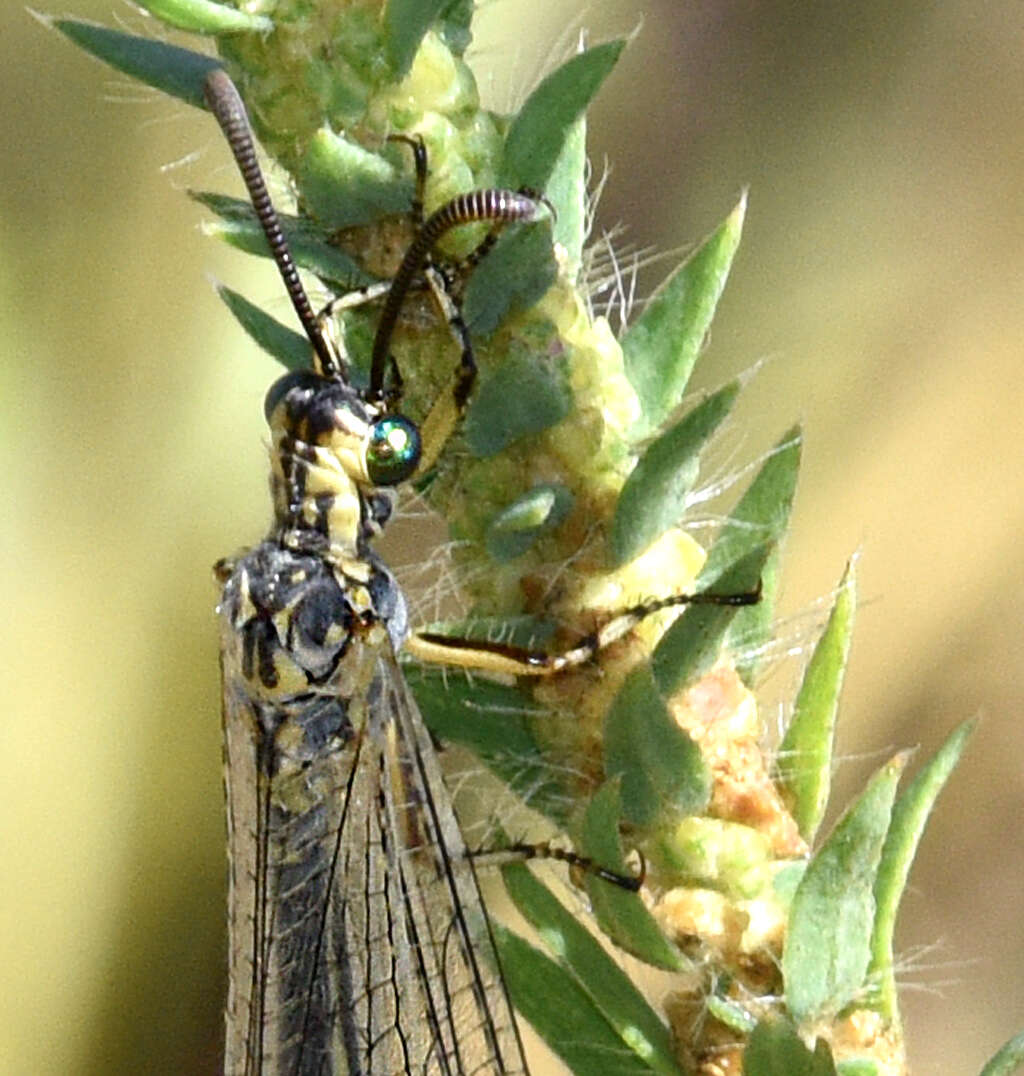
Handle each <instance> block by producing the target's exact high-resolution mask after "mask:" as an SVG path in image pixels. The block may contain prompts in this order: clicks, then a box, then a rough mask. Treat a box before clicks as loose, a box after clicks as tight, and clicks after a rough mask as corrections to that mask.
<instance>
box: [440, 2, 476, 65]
mask: <svg viewBox="0 0 1024 1076" xmlns="http://www.w3.org/2000/svg"><path fill="white" fill-rule="evenodd" d="M474 4H475V0H447V4H446V5H445V6H444V10H443V11H442V12H441V16H440V18H439V20H438V23H437V32H438V34H440V36H441V40H442V41H443V42H444V43H445V44H446V45H447V46H448V48H449V49H450V50H451V51H452V52H453V53H455V55H456V56H461V55H462V54H463V53H464V52H465V51H466V49H467V48H469V45H470V42H472V40H473V33H472V30H471V28H470V24H471V23H472V21H473V6H474Z"/></svg>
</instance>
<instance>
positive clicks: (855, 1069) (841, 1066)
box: [836, 1057, 881, 1076]
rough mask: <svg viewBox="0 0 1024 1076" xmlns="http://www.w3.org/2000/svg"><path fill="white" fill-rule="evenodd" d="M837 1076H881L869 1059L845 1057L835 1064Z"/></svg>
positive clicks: (874, 1063)
mask: <svg viewBox="0 0 1024 1076" xmlns="http://www.w3.org/2000/svg"><path fill="white" fill-rule="evenodd" d="M836 1072H837V1073H838V1074H839V1076H881V1073H880V1072H879V1071H878V1065H877V1063H876V1062H875V1061H873V1060H872V1059H871V1058H869V1057H847V1058H845V1059H844V1060H843V1061H840V1062H838V1063H837V1064H836Z"/></svg>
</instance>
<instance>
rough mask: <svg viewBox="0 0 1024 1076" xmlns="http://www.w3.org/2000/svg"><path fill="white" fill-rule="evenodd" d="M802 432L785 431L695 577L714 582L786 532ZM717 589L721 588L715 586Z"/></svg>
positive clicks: (778, 539) (704, 583) (708, 582)
mask: <svg viewBox="0 0 1024 1076" xmlns="http://www.w3.org/2000/svg"><path fill="white" fill-rule="evenodd" d="M802 440H803V435H802V434H801V432H800V427H799V426H794V427H793V428H792V429H790V430H787V432H786V433H785V434H784V435H783V437H782V439H781V440H780V441H779V442H778V444H777V445H776V446H775V448H773V449H772V451H771V453H770V454H769V456H768V458H767V459H766V460H765V461H764V463H763V464H762V465H761V469H760V471H758V473H757V475H756V477H755V478H754V481H753V482H751V483H750V486H749V488H748V489H747V491H746V493H744V494H743V496H742V497H741V498H740V500H739V503H738V504H737V505H736V507H735V508H734V509H733V510H732V512H730V513H729V518H728V519H727V520H726V522H725V524H724V525H723V527H722V529H721V531H720V532H719V534H718V537H717V539H716V540H715V544H714V545H713V546H712V547H711V550H710V552H709V553H708V559H707V561H706V562H705V564H704V569H703V570H702V571H701V573H700V577H699V579H698V580H697V582H698V584H699V585H701V586H707V585H709V584H711V583H712V582H714V581H715V580H716V579H717V578H718V577H719V575H720V574H721V572H722V571H723V570H724V569H725V568H727V567H728V566H729V565H730V564H734V563H735V562H736V561H737V560H738V559H739V558H740V557H741V556H744V555H745V554H746V553H748V552H749V551H750V550H752V549H754V548H755V547H757V546H761V545H764V544H765V543H766V542H771V543H773V544H777V543H778V542H779V541H780V540H781V539H782V537H783V535H784V534H785V532H786V527H787V525H788V523H789V513H790V510H791V509H792V507H793V496H794V494H795V493H796V479H797V474H798V472H799V470H800V447H801V443H802ZM715 589H716V590H720V589H721V588H720V587H716V588H715Z"/></svg>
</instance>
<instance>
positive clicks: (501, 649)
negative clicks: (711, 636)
mask: <svg viewBox="0 0 1024 1076" xmlns="http://www.w3.org/2000/svg"><path fill="white" fill-rule="evenodd" d="M760 599H761V587H760V586H758V587H757V588H756V589H754V590H751V591H744V592H742V593H739V594H718V593H715V592H714V591H707V590H702V591H697V592H696V593H694V594H670V595H669V596H668V597H665V598H656V599H654V600H653V601H648V602H641V603H639V604H637V605H632V606H629V607H628V608H626V609H621V610H619V612H617V613H614V614H613V615H612V616H611V617H609V618H608V619H607V620H606V621H605V622H604V623H603V624H602V625H601V626H600V627H599V628H597V629H596V630H595V631H592V632H591V633H590V634H589V635H585V636H583V638H582V639H580V640H579V641H578V642H577V643H576V645H575V646H573V647H570V648H569V649H567V650H562V651H559V652H556V653H548V652H546V651H543V650H531V649H529V648H527V647H521V646H511V645H509V644H507V643H498V642H490V641H488V640H482V639H463V638H459V637H458V636H450V635H442V634H439V633H437V632H414V633H413V634H412V635H411V636H410V637H409V638H408V639H407V640H406V642H405V649H406V650H407V651H408V652H409V653H410V654H412V655H413V656H414V657H416V658H418V659H419V660H420V661H425V662H429V663H430V664H435V665H453V666H456V667H458V668H463V669H468V670H477V671H479V672H489V673H496V674H501V675H506V676H532V677H545V676H554V675H555V674H557V673H561V672H565V671H566V670H567V669H573V668H578V667H579V666H581V665H586V664H588V663H589V662H591V661H593V660H594V658H596V657H597V655H598V654H599V653H600V652H601V651H602V650H604V649H605V648H606V647H608V646H611V644H612V643H614V642H616V641H617V640H619V639H621V638H623V636H625V635H628V634H629V633H630V632H631V631H633V630H634V629H635V628H636V627H637V626H638V625H639V624H640V622H641V621H642V620H644V619H646V618H647V617H649V616H652V615H653V614H654V613H658V612H661V611H662V610H663V609H671V608H673V607H674V606H677V605H730V606H742V605H756V604H757V602H758V601H760Z"/></svg>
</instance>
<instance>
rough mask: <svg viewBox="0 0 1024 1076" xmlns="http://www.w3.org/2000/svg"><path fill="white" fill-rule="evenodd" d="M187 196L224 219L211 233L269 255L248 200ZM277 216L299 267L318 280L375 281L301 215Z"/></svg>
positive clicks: (344, 284)
mask: <svg viewBox="0 0 1024 1076" xmlns="http://www.w3.org/2000/svg"><path fill="white" fill-rule="evenodd" d="M189 195H190V197H191V198H193V199H194V200H195V201H197V202H199V203H200V205H204V206H206V208H207V209H209V210H210V211H211V212H213V213H216V214H217V216H218V217H220V219H221V221H222V222H223V223H221V224H216V225H209V226H207V231H208V232H209V233H210V234H211V235H216V236H217V237H218V238H220V239H222V240H223V241H224V242H225V243H230V244H231V246H233V247H235V248H236V249H238V250H242V251H245V253H246V254H257V255H259V256H260V257H263V258H269V257H270V247H268V246H267V238H266V235H265V234H264V232H263V228H262V227H261V226H260V223H259V221H258V220H257V219H256V213H255V212H254V210H253V208H252V206H251V205H250V203H249V202H247V201H244V200H243V199H241V198H231V197H229V196H228V195H226V194H213V193H211V192H209V191H190V192H189ZM278 219H279V220H280V222H281V230H282V231H283V232H284V237H285V239H286V240H287V241H288V246H289V248H290V249H291V252H292V257H293V258H294V259H295V264H296V265H298V266H299V268H301V269H308V270H309V271H310V272H312V273H316V275H317V276H318V277H320V279H321V280H329V281H331V283H333V284H337V285H338V286H339V287H340V288H343V289H354V288H357V287H361V286H363V285H366V284H372V283H375V278H374V277H371V276H370V275H369V274H368V273H366V272H364V271H363V270H362V269H361V268H360V267H359V266H358V265H356V263H355V262H354V261H353V260H352V258H350V257H349V256H348V255H347V254H346V253H345V252H344V251H343V250H339V249H338V248H337V247H334V246H332V245H331V244H330V243H327V242H325V241H324V240H323V239H322V238H320V236H319V234H317V232H316V231H314V229H313V228H312V227H311V225H310V224H309V222H308V221H306V220H305V219H304V218H302V217H295V216H291V215H289V214H287V213H279V214H278Z"/></svg>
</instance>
